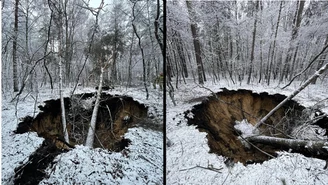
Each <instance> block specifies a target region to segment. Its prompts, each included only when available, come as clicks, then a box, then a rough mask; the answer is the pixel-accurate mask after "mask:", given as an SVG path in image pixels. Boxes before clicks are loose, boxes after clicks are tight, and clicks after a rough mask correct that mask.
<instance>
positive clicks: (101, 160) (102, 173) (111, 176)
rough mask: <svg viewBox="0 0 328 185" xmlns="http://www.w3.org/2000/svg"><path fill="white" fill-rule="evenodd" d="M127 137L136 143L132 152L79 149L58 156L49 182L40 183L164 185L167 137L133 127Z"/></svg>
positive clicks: (78, 147)
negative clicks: (164, 146) (164, 150)
mask: <svg viewBox="0 0 328 185" xmlns="http://www.w3.org/2000/svg"><path fill="white" fill-rule="evenodd" d="M124 137H125V138H127V139H130V140H131V141H132V142H131V145H130V146H129V147H128V151H127V150H126V149H125V150H124V152H123V151H122V152H109V151H108V150H104V149H100V148H96V149H91V148H89V147H85V146H77V147H76V148H75V149H73V150H71V151H69V152H67V153H64V154H61V155H59V156H57V157H56V159H55V160H54V161H55V162H56V164H55V165H54V166H52V167H49V168H48V169H47V170H46V172H47V175H49V176H50V177H49V179H44V180H43V181H41V183H40V184H53V183H59V184H89V183H90V184H92V183H101V184H161V182H162V181H163V175H162V174H163V142H162V138H163V134H162V133H160V132H151V131H149V130H145V129H143V128H130V129H129V130H128V132H127V133H126V134H125V135H124ZM125 152H127V154H125ZM68 172H69V173H68Z"/></svg>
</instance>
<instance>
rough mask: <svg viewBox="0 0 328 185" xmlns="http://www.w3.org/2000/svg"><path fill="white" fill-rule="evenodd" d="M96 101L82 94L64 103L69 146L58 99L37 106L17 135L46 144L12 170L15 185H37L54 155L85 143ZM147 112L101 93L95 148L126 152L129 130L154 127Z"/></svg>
mask: <svg viewBox="0 0 328 185" xmlns="http://www.w3.org/2000/svg"><path fill="white" fill-rule="evenodd" d="M95 97H96V95H95V94H94V93H85V94H79V95H74V96H72V97H71V98H65V99H64V102H65V111H66V119H67V131H68V133H69V139H70V142H69V143H66V142H65V140H64V137H63V127H62V122H61V121H62V119H61V108H60V100H59V99H56V100H53V99H52V100H47V101H45V102H44V105H42V106H39V109H40V111H41V112H40V113H39V114H38V115H37V116H36V117H35V118H33V117H30V116H27V117H25V118H24V119H23V121H22V122H21V123H19V125H18V127H17V129H16V131H15V133H16V134H22V133H26V132H37V134H38V136H40V137H43V138H45V141H44V142H43V143H42V145H41V147H40V148H39V149H37V150H36V151H35V152H34V153H33V154H32V155H31V156H30V157H29V161H28V162H27V163H25V164H22V165H21V166H19V167H17V168H16V169H15V180H14V181H15V184H38V183H39V182H40V181H41V180H42V179H43V178H45V174H46V173H45V169H46V168H47V167H48V166H49V165H53V164H52V161H53V159H54V158H55V157H56V156H57V155H59V154H61V153H63V152H67V151H68V150H69V149H71V148H74V146H75V145H77V144H79V145H81V144H82V145H83V144H84V143H85V141H86V137H87V133H88V129H89V125H90V120H91V115H92V111H93V105H94V102H95ZM147 111H148V108H147V107H146V106H145V105H143V104H140V103H139V102H137V101H135V100H133V98H131V97H128V96H119V95H114V96H113V95H109V94H105V93H103V94H102V95H101V101H100V107H99V110H98V116H97V123H96V137H95V140H94V147H100V148H105V149H108V150H110V151H114V152H120V151H122V150H123V149H125V148H126V147H127V146H128V145H129V144H130V142H131V141H130V140H129V139H126V138H124V137H123V135H124V134H125V133H126V132H127V130H128V128H131V127H135V126H144V127H147V124H148V125H153V123H152V120H151V119H149V118H147ZM148 129H149V128H148ZM150 129H152V128H150ZM153 129H154V128H153ZM156 129H158V130H162V128H156Z"/></svg>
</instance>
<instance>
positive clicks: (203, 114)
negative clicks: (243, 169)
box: [185, 89, 328, 164]
mask: <svg viewBox="0 0 328 185" xmlns="http://www.w3.org/2000/svg"><path fill="white" fill-rule="evenodd" d="M285 98H286V96H284V95H280V94H274V95H269V94H268V93H259V94H257V93H253V92H252V91H249V90H244V89H240V90H227V89H222V92H218V93H216V94H215V95H213V96H210V97H208V98H207V99H205V100H203V101H202V103H201V104H198V105H195V106H194V107H193V108H192V110H189V111H186V112H185V117H186V118H187V120H188V125H196V128H198V129H199V131H201V132H206V133H207V140H208V145H209V148H210V153H216V154H218V155H222V156H225V157H227V158H228V159H229V160H233V161H234V162H237V161H239V162H241V163H243V164H251V163H261V162H263V161H265V160H268V159H270V157H269V156H268V155H266V154H264V152H263V151H265V152H267V153H269V154H271V155H273V156H276V152H277V151H282V150H286V151H288V150H289V149H288V148H285V147H283V146H271V145H266V144H259V143H254V146H251V147H250V148H248V147H244V145H243V144H242V142H241V141H240V139H238V137H239V136H240V133H238V131H236V130H235V129H234V125H235V124H236V121H242V120H245V119H246V120H247V121H248V122H249V123H251V124H252V125H255V124H256V123H257V121H259V120H260V119H261V118H263V117H264V116H265V115H266V114H267V113H269V111H271V110H272V109H273V108H274V107H275V106H276V105H278V104H279V103H280V102H281V101H282V100H284V99H285ZM313 114H319V115H321V117H320V119H316V121H315V123H313V124H315V125H316V126H317V127H316V128H320V129H321V130H324V131H326V130H327V127H328V118H327V117H326V116H322V115H323V113H322V112H320V110H314V109H310V108H305V107H303V106H301V105H300V104H299V103H297V102H295V101H293V100H290V101H288V102H287V103H286V104H285V105H284V106H283V107H281V108H280V109H279V110H278V111H276V112H275V113H274V114H273V115H272V116H271V117H270V118H269V119H268V120H267V121H266V122H265V124H262V125H261V126H260V128H259V129H260V132H261V134H262V135H266V136H274V137H280V138H288V137H290V135H292V134H293V133H294V130H295V128H296V127H298V126H300V125H301V124H302V123H304V122H305V121H306V120H310V119H313V116H312V115H313ZM190 115H193V116H190ZM311 116H312V118H310V117H311ZM321 134H322V137H325V136H327V132H325V133H321ZM256 147H257V148H259V149H261V150H262V151H260V150H258V149H256ZM292 152H298V153H302V154H304V155H305V156H309V157H317V158H321V159H326V158H327V156H328V155H324V156H322V155H321V156H317V155H316V154H315V153H310V152H308V151H302V150H299V151H292Z"/></svg>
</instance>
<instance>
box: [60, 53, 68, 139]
mask: <svg viewBox="0 0 328 185" xmlns="http://www.w3.org/2000/svg"><path fill="white" fill-rule="evenodd" d="M59 95H60V107H61V118H62V124H63V133H64V138H65V141H66V142H67V143H69V137H68V132H67V125H66V114H65V103H64V97H63V67H62V59H61V56H60V57H59Z"/></svg>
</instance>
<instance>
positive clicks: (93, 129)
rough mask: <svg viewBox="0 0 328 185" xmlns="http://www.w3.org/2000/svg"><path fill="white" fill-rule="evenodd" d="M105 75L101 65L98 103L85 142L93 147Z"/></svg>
mask: <svg viewBox="0 0 328 185" xmlns="http://www.w3.org/2000/svg"><path fill="white" fill-rule="evenodd" d="M103 75H104V67H101V68H100V77H99V85H98V91H97V98H96V103H95V106H94V108H93V111H92V116H91V121H90V127H89V131H88V135H87V140H86V142H85V146H88V147H91V148H92V147H93V142H94V139H95V133H96V122H97V115H98V109H99V105H100V97H101V92H102V84H103Z"/></svg>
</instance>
